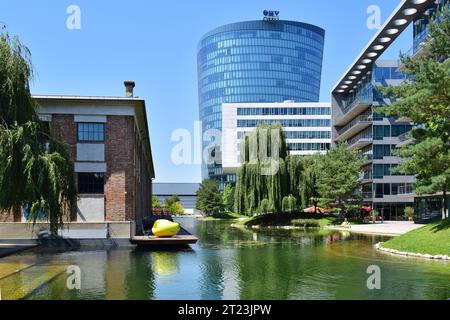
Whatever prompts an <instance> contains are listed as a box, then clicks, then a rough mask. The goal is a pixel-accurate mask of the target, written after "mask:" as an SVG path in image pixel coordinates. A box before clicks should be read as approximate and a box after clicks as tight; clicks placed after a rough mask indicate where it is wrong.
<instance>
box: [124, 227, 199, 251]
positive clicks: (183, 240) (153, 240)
mask: <svg viewBox="0 0 450 320" xmlns="http://www.w3.org/2000/svg"><path fill="white" fill-rule="evenodd" d="M130 241H131V243H132V244H136V245H138V246H140V247H151V246H155V247H163V246H167V247H177V246H187V245H189V244H194V243H196V242H197V241H198V238H197V237H196V236H194V235H192V234H191V233H189V231H187V230H186V229H184V228H181V229H180V231H179V232H178V234H177V235H176V236H173V237H167V238H165V237H164V238H163V237H161V238H158V237H156V236H154V235H153V234H150V235H146V236H134V237H133V238H131V240H130Z"/></svg>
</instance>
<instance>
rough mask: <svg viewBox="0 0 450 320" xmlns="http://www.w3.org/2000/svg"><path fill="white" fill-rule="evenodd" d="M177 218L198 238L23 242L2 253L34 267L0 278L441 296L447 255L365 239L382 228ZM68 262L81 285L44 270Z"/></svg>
mask: <svg viewBox="0 0 450 320" xmlns="http://www.w3.org/2000/svg"><path fill="white" fill-rule="evenodd" d="M181 222H182V224H183V226H185V227H186V228H187V229H188V230H190V231H191V232H193V233H195V234H197V235H198V236H199V238H200V240H199V243H198V244H196V245H193V246H192V249H187V250H175V251H161V250H160V251H148V250H137V249H134V250H133V249H132V250H129V249H125V250H109V251H107V250H100V251H75V252H61V253H54V252H40V253H39V254H38V252H37V251H28V252H24V253H22V254H20V255H17V256H14V257H10V258H9V259H10V260H3V259H2V260H1V263H3V266H6V264H5V263H6V262H8V263H16V264H23V265H27V264H36V266H35V268H37V269H34V270H33V268H29V269H28V270H29V271H28V273H27V271H23V272H19V273H17V274H13V275H12V276H10V277H7V278H6V280H5V279H3V280H0V286H2V288H3V290H5V289H4V288H6V287H5V286H8V287H9V290H10V291H11V290H12V291H14V290H16V289H17V288H19V289H20V290H21V291H23V292H24V296H25V297H26V298H29V299H447V298H450V288H449V279H450V268H449V266H450V264H449V263H448V262H443V261H422V260H417V259H414V258H407V257H403V258H399V257H391V256H389V255H385V254H380V253H378V252H376V251H375V250H374V249H373V245H374V244H375V243H377V242H379V241H381V240H383V238H381V237H376V236H363V235H355V234H351V233H349V232H347V231H344V232H338V231H325V230H318V231H317V230H316V231H305V230H274V229H266V230H258V231H255V230H247V229H245V230H242V229H237V228H232V227H231V226H230V222H226V221H198V220H193V219H183V220H182V221H181ZM1 263H0V268H1V267H2V264H1ZM373 264H376V265H378V266H380V268H381V271H382V289H381V290H374V291H371V290H368V289H367V287H366V280H367V277H368V275H367V273H366V270H367V267H368V266H369V265H373ZM67 265H78V266H80V268H81V271H82V282H81V284H82V287H81V290H79V291H72V290H68V289H67V287H66V280H67V275H66V274H65V273H63V274H62V275H60V276H58V277H56V278H55V277H54V274H53V275H52V272H56V271H55V270H58V269H57V267H59V268H60V269H61V268H63V269H64V268H65V267H66V266H67ZM39 268H40V269H39ZM2 270H6V267H4V268H3V269H2ZM38 274H39V276H40V278H38V277H37V275H38ZM30 279H35V280H36V279H38V280H36V281H35V282H34V283H38V282H40V285H42V284H43V285H42V286H41V287H40V288H39V289H38V290H36V288H37V287H39V286H38V285H34V284H33V282H32V281H31V282H30ZM5 281H7V282H5ZM26 281H28V282H30V283H31V285H26ZM2 282H3V283H2Z"/></svg>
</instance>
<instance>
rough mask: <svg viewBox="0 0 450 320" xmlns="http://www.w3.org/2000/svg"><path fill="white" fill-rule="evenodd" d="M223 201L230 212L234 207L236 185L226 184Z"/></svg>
mask: <svg viewBox="0 0 450 320" xmlns="http://www.w3.org/2000/svg"><path fill="white" fill-rule="evenodd" d="M222 202H223V205H224V207H225V209H226V210H228V211H229V212H231V211H233V209H234V187H233V186H232V185H231V184H227V185H225V188H224V189H223V193H222Z"/></svg>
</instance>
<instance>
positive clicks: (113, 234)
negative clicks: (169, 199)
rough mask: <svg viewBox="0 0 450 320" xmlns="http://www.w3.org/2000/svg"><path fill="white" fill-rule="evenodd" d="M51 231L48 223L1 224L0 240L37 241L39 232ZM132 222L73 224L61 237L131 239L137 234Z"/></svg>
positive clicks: (66, 228) (68, 225)
mask: <svg viewBox="0 0 450 320" xmlns="http://www.w3.org/2000/svg"><path fill="white" fill-rule="evenodd" d="M48 229H49V224H48V223H36V224H35V225H33V224H31V223H9V222H4V223H0V240H37V239H38V235H39V232H41V231H45V230H48ZM134 230H135V227H134V223H132V222H128V221H126V222H99V223H90V222H86V223H82V222H81V223H80V222H71V223H67V224H65V225H64V228H63V229H62V230H61V231H60V233H59V235H60V236H62V237H63V238H66V239H77V240H78V239H109V238H112V239H130V238H131V237H132V236H134V233H135V231H134Z"/></svg>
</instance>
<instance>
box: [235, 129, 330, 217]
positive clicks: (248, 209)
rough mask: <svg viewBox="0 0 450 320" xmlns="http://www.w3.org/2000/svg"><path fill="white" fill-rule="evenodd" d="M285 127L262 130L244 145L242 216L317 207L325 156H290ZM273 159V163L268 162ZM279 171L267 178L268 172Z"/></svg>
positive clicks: (238, 198) (239, 190) (239, 191)
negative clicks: (284, 131)
mask: <svg viewBox="0 0 450 320" xmlns="http://www.w3.org/2000/svg"><path fill="white" fill-rule="evenodd" d="M286 150H287V149H286V142H285V138H284V134H283V130H282V127H281V125H279V124H274V125H272V126H267V125H265V126H259V127H258V128H256V130H255V131H253V132H251V133H250V134H248V135H247V136H245V137H244V138H243V141H242V142H241V163H242V166H241V167H240V168H239V170H238V173H237V180H236V190H235V211H236V212H238V213H240V214H245V215H250V216H251V215H253V214H255V213H278V212H293V211H296V210H298V209H299V208H306V207H309V206H315V207H317V206H318V204H319V202H320V201H321V200H322V198H321V197H320V193H319V189H318V179H319V175H320V172H321V170H322V163H323V158H324V156H323V155H320V154H317V155H312V156H292V155H289V156H288V155H287V151H286ZM270 158H272V160H273V161H272V162H270V161H269V160H268V159H270ZM274 164H275V165H276V170H274V171H273V172H270V173H271V174H267V168H268V167H270V166H271V165H272V166H273V165H274Z"/></svg>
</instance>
